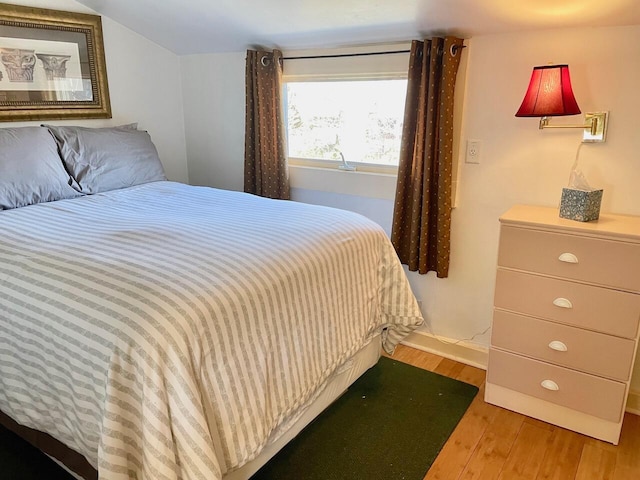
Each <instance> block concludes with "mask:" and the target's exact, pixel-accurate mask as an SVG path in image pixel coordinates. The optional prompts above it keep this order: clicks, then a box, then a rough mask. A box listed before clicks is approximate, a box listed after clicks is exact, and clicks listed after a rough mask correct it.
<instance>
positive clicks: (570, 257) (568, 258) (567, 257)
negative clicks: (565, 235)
mask: <svg viewBox="0 0 640 480" xmlns="http://www.w3.org/2000/svg"><path fill="white" fill-rule="evenodd" d="M558 260H560V261H561V262H565V263H578V257H576V256H575V255H574V254H573V253H563V254H562V255H560V256H559V257H558Z"/></svg>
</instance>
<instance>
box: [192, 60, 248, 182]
mask: <svg viewBox="0 0 640 480" xmlns="http://www.w3.org/2000/svg"><path fill="white" fill-rule="evenodd" d="M181 65H182V96H183V99H184V122H185V130H186V138H187V159H188V162H189V180H190V182H191V183H192V184H194V185H209V186H212V187H216V188H224V189H228V190H242V189H243V182H244V180H243V171H244V110H245V102H244V96H245V93H244V89H245V87H244V70H245V53H244V52H240V53H219V54H210V55H187V56H183V57H181Z"/></svg>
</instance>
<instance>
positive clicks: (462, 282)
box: [182, 26, 640, 390]
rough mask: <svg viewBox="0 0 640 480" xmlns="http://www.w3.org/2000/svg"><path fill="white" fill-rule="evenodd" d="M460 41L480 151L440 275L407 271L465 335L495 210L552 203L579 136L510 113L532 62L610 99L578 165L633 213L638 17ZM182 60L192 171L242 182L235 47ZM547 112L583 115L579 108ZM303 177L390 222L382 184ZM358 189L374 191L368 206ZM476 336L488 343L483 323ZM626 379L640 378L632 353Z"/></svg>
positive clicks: (483, 316)
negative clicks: (596, 139)
mask: <svg viewBox="0 0 640 480" xmlns="http://www.w3.org/2000/svg"><path fill="white" fill-rule="evenodd" d="M467 44H468V45H469V48H467V49H466V50H465V53H464V54H465V55H468V58H467V60H468V61H467V68H466V72H465V73H466V92H465V102H464V105H463V113H462V135H461V138H460V140H461V144H462V145H464V144H465V141H466V139H467V138H471V139H477V140H480V141H481V142H482V157H481V162H480V164H479V165H473V164H465V163H464V159H461V160H460V161H461V163H460V171H459V185H458V197H457V207H456V209H455V210H454V212H453V222H452V248H451V251H452V254H451V268H450V273H449V278H447V279H436V278H435V275H434V274H433V273H429V274H428V275H426V276H425V275H417V274H414V273H410V274H409V279H410V282H411V284H412V287H413V289H414V292H415V293H416V296H417V297H418V298H420V299H421V300H422V305H423V312H424V314H425V317H426V319H427V322H428V324H429V326H430V327H431V328H432V329H433V331H434V332H435V333H436V334H438V335H442V336H445V337H449V338H453V339H464V338H470V337H472V336H473V335H475V334H477V333H479V332H482V331H483V330H485V329H486V328H487V327H488V326H489V325H490V323H491V316H492V304H493V290H494V280H495V268H496V257H497V248H498V231H499V224H498V220H497V219H498V217H499V216H500V214H502V213H503V212H505V211H506V210H507V209H508V208H509V207H510V206H511V205H513V204H516V203H525V204H526V203H529V204H537V205H548V206H555V205H557V204H558V202H559V199H560V192H561V189H562V187H563V186H565V184H566V181H567V179H568V176H569V170H570V167H571V165H572V163H573V160H574V157H575V153H576V149H577V147H578V145H579V143H580V139H581V135H582V132H581V130H579V129H575V130H544V131H540V130H538V126H537V122H538V120H537V119H526V118H515V117H514V114H515V112H516V110H517V109H518V107H519V105H520V102H521V101H522V97H523V95H524V92H525V89H526V87H527V84H528V81H529V77H530V74H531V69H532V68H533V67H534V66H536V65H544V64H547V63H549V62H553V63H568V64H569V65H570V69H571V74H572V82H573V87H574V93H575V95H576V98H577V100H578V103H579V105H580V107H581V108H582V111H583V112H587V111H600V110H609V111H610V124H609V130H608V136H607V142H606V143H604V144H593V145H584V146H583V148H582V151H581V157H580V166H581V168H582V169H583V171H584V172H585V174H586V175H587V178H588V180H589V181H590V182H591V183H592V185H593V186H597V187H601V188H604V199H603V204H602V211H604V212H613V213H626V214H635V215H640V189H639V188H638V185H640V157H639V156H638V152H639V151H640V135H638V133H637V132H638V126H637V119H636V112H637V111H638V109H639V107H640V98H639V94H638V89H637V82H638V79H639V78H640V26H632V27H609V28H582V29H558V30H549V31H539V32H533V33H531V32H530V33H516V34H503V35H487V36H480V37H475V38H473V39H471V40H470V41H468V42H467ZM182 67H183V74H184V77H183V94H184V99H185V123H186V128H187V142H188V162H189V171H190V175H191V180H192V182H193V183H199V184H208V185H213V186H216V187H222V188H230V189H237V190H239V189H241V188H242V171H243V160H242V158H243V148H244V147H243V141H244V140H243V135H244V133H243V130H244V126H243V125H244V123H243V122H244V52H241V53H234V54H219V55H206V56H205V55H198V56H191V57H185V58H183V59H182ZM465 73H462V75H464V74H465ZM463 80H464V79H463V78H461V79H460V81H463ZM553 121H554V123H580V122H581V121H582V118H581V116H575V117H568V118H556V119H554V120H553ZM462 150H464V149H462ZM300 178H302V177H301V176H300V175H299V174H298V173H295V172H294V173H292V187H293V193H294V198H295V199H302V200H304V201H310V202H314V203H325V204H328V205H331V206H343V207H344V208H350V207H351V206H352V205H356V206H357V208H356V210H359V211H361V213H365V214H366V211H367V208H368V209H369V210H370V211H372V212H373V211H376V212H377V213H376V214H375V215H374V214H372V215H371V216H372V218H374V217H376V215H377V218H374V219H375V220H377V221H379V222H380V223H381V224H382V225H383V226H384V227H386V228H388V225H389V224H390V218H388V219H386V223H385V219H384V218H381V217H380V215H387V216H390V214H391V213H390V212H391V208H389V207H390V205H389V204H385V203H384V200H381V198H384V195H378V194H377V193H375V192H372V193H371V195H368V196H367V195H362V194H361V193H362V192H360V194H358V195H356V196H355V198H354V196H352V195H351V196H350V195H347V194H345V193H344V192H335V191H332V188H333V187H332V184H329V183H327V184H326V185H317V186H316V187H315V188H310V187H309V184H308V182H307V183H304V184H302V185H301V183H300V182H301V180H300ZM305 185H306V186H305ZM301 186H302V187H303V188H301ZM372 188H373V187H372ZM322 190H328V191H322ZM367 198H372V199H373V200H371V201H370V203H369V205H368V207H365V206H363V205H364V204H363V202H365V203H366V202H367ZM381 201H382V202H383V203H382V204H380V203H379V202H381ZM345 202H348V203H345ZM352 202H353V203H352ZM375 202H378V203H377V204H376V203H375ZM380 206H381V207H382V208H378V207H380ZM381 212H382V213H381ZM603 321H606V319H603ZM475 342H477V343H479V344H480V345H484V346H486V345H488V343H489V333H487V334H485V335H482V336H479V337H477V338H476V339H475ZM634 388H635V389H636V390H640V362H637V365H636V373H635V376H634Z"/></svg>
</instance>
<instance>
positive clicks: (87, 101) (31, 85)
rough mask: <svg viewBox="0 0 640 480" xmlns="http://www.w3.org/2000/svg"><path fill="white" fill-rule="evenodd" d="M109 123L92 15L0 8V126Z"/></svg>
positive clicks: (98, 32)
mask: <svg viewBox="0 0 640 480" xmlns="http://www.w3.org/2000/svg"><path fill="white" fill-rule="evenodd" d="M66 118H111V104H110V102H109V88H108V85H107V71H106V66H105V56H104V45H103V42H102V22H101V20H100V17H99V16H97V15H87V14H82V13H71V12H60V11H57V10H47V9H42V8H30V7H21V6H16V5H7V4H0V121H14V120H15V121H17V120H44V119H49V120H50V119H66Z"/></svg>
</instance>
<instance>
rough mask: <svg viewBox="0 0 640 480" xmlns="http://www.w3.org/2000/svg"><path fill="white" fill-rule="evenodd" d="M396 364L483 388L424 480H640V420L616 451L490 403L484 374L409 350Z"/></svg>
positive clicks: (631, 421)
mask: <svg viewBox="0 0 640 480" xmlns="http://www.w3.org/2000/svg"><path fill="white" fill-rule="evenodd" d="M392 358H394V359H397V360H399V361H401V362H405V363H409V364H411V365H414V366H416V367H420V368H424V369H425V370H431V371H432V372H437V373H440V374H442V375H446V376H448V377H452V378H456V379H458V380H462V381H463V382H467V383H471V384H473V385H476V386H478V387H479V388H480V392H479V393H478V395H477V396H476V398H475V399H474V400H473V403H472V404H471V406H470V407H469V410H467V412H466V414H465V416H464V417H463V418H462V420H461V421H460V423H459V424H458V426H457V428H456V430H455V431H454V432H453V434H452V435H451V437H450V438H449V440H448V441H447V443H446V444H445V446H444V448H443V449H442V451H441V452H440V455H438V458H437V459H436V461H435V462H434V463H433V465H432V466H431V469H430V470H429V472H428V473H427V475H426V477H425V478H424V480H492V479H495V480H521V479H522V480H525V479H526V480H632V479H633V480H638V479H640V417H638V416H636V415H631V414H626V415H625V420H624V425H623V428H622V436H621V438H620V444H619V445H618V446H614V445H611V444H609V443H605V442H601V441H599V440H595V439H593V438H590V437H586V436H584V435H580V434H578V433H575V432H571V431H569V430H565V429H563V428H559V427H555V426H553V425H549V424H547V423H544V422H541V421H538V420H535V419H533V418H529V417H525V416H523V415H520V414H518V413H514V412H511V411H509V410H505V409H502V408H499V407H496V406H493V405H489V404H488V403H485V401H484V381H485V372H484V370H481V369H478V368H474V367H470V366H468V365H464V364H462V363H458V362H455V361H453V360H449V359H446V358H442V357H439V356H437V355H433V354H431V353H427V352H422V351H420V350H416V349H413V348H410V347H405V346H403V345H400V346H398V348H397V349H396V352H395V353H394V355H393V357H392Z"/></svg>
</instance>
